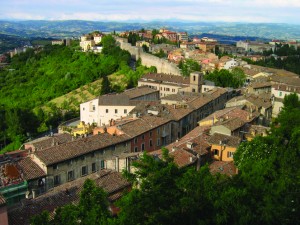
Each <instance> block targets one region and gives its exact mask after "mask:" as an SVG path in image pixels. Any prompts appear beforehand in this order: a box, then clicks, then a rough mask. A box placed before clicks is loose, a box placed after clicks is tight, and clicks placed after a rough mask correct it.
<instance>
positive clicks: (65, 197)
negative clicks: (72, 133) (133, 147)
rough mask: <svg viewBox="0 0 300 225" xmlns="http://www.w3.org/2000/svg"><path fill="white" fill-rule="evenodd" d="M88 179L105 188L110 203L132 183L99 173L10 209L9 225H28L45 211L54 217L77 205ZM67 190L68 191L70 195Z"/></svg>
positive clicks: (69, 183)
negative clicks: (58, 209)
mask: <svg viewBox="0 0 300 225" xmlns="http://www.w3.org/2000/svg"><path fill="white" fill-rule="evenodd" d="M87 178H89V179H92V180H94V181H95V182H96V184H97V186H99V187H102V188H104V190H105V191H106V192H107V193H108V199H109V201H112V202H113V201H115V200H116V199H118V198H119V197H120V196H122V193H123V191H124V190H126V189H129V188H130V183H129V182H127V181H126V180H125V179H124V178H122V175H121V174H120V173H118V172H116V171H110V170H101V171H99V172H97V173H93V174H90V175H88V176H85V177H82V178H79V179H77V180H74V181H71V182H68V183H65V184H63V185H60V186H58V187H55V188H53V189H52V190H51V191H49V192H47V193H45V194H43V195H40V196H38V197H37V198H35V199H25V200H23V201H22V204H21V205H17V206H15V207H13V208H10V209H9V211H8V219H9V224H10V225H20V224H22V225H26V224H29V219H30V218H31V217H32V216H33V215H36V214H39V213H41V212H42V211H43V210H48V211H50V215H51V216H52V217H53V215H54V211H55V209H56V208H58V207H60V206H64V205H66V204H70V203H75V204H77V203H78V201H79V195H80V192H81V190H82V187H83V184H84V181H85V180H86V179H87ZM66 190H68V193H67V192H66Z"/></svg>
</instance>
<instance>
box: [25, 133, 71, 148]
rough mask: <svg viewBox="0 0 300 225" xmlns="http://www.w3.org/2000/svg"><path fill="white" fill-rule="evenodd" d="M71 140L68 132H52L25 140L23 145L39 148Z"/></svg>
mask: <svg viewBox="0 0 300 225" xmlns="http://www.w3.org/2000/svg"><path fill="white" fill-rule="evenodd" d="M70 141H72V135H70V134H54V135H53V136H47V137H42V138H38V139H35V140H32V141H30V142H26V143H25V145H33V146H34V148H35V149H36V150H41V149H45V148H49V147H51V146H53V144H63V143H67V142H70Z"/></svg>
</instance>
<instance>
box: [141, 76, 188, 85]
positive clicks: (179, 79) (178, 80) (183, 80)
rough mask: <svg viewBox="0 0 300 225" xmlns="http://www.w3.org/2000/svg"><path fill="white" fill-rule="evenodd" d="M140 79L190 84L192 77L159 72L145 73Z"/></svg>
mask: <svg viewBox="0 0 300 225" xmlns="http://www.w3.org/2000/svg"><path fill="white" fill-rule="evenodd" d="M140 81H155V82H158V83H176V84H185V85H189V84H190V79H189V78H188V77H183V76H176V75H168V74H158V73H149V74H145V75H143V76H142V77H141V79H140Z"/></svg>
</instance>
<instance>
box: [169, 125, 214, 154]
mask: <svg viewBox="0 0 300 225" xmlns="http://www.w3.org/2000/svg"><path fill="white" fill-rule="evenodd" d="M208 130H209V127H199V126H198V127H196V128H194V129H193V130H192V131H190V132H189V133H187V134H186V135H185V136H183V137H182V138H180V139H179V140H177V141H176V142H173V143H171V144H169V145H168V146H166V148H167V149H169V150H170V151H171V150H172V149H181V150H186V151H190V152H193V153H195V154H200V155H205V154H207V153H208V151H207V150H208V149H209V148H210V144H209V143H208V142H207V139H208V138H209V136H208V134H207V133H208ZM188 143H192V145H193V147H192V149H189V148H188V147H187V144H188Z"/></svg>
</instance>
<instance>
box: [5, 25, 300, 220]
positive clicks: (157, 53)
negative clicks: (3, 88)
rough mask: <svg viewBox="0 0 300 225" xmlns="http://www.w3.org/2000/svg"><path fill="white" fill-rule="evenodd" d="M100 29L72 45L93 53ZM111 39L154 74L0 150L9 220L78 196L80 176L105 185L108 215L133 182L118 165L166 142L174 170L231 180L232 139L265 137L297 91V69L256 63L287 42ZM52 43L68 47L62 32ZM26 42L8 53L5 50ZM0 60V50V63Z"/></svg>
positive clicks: (129, 166)
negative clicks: (54, 128) (15, 145)
mask: <svg viewBox="0 0 300 225" xmlns="http://www.w3.org/2000/svg"><path fill="white" fill-rule="evenodd" d="M106 35H108V34H105V33H102V32H92V33H90V34H86V35H83V36H81V38H80V44H79V45H80V47H81V51H83V52H94V53H97V54H101V52H102V49H103V48H102V38H103V37H104V36H106ZM113 37H114V38H115V40H116V42H117V45H118V46H119V47H120V48H121V49H123V50H126V51H128V52H129V53H130V55H131V58H132V61H133V62H136V61H138V60H140V61H141V63H142V64H143V65H145V66H147V67H151V66H153V67H155V68H156V72H153V73H148V74H144V75H142V76H141V77H140V78H139V79H138V81H137V86H136V87H133V88H130V89H126V90H125V91H123V92H121V93H108V94H104V95H100V96H97V97H96V98H94V99H89V100H88V101H85V102H82V103H80V104H79V108H80V119H75V120H71V121H66V122H64V123H62V124H60V125H59V127H58V132H57V133H51V134H50V135H48V136H44V137H40V138H37V139H34V140H30V141H28V142H25V143H23V145H22V146H21V148H20V149H19V150H16V151H12V152H7V153H5V154H2V155H0V193H1V195H0V209H1V212H3V213H2V214H1V219H2V216H3V218H6V221H9V224H16V225H17V224H29V219H30V218H31V217H32V216H34V215H36V214H40V213H42V212H43V210H48V211H49V212H51V213H54V212H55V210H56V209H57V208H58V207H61V206H64V205H66V204H69V203H75V204H77V203H78V202H79V195H80V191H81V190H82V189H83V183H84V181H85V179H86V178H89V179H91V180H94V181H95V182H96V183H97V185H98V186H100V187H102V188H103V189H104V190H105V191H106V192H107V193H108V199H109V203H110V206H109V207H110V211H111V213H112V214H113V215H116V214H117V213H118V209H117V207H116V206H115V202H116V201H117V200H118V199H120V198H121V197H122V195H123V193H124V192H125V191H130V190H132V188H134V187H133V186H132V183H130V182H129V181H128V180H126V179H125V178H124V177H123V176H122V174H121V173H122V171H127V172H129V173H135V172H136V168H135V167H134V166H133V165H134V162H136V161H139V160H141V158H142V157H143V153H144V152H147V153H148V154H149V155H150V156H151V157H154V158H156V159H157V160H164V156H163V155H164V150H163V149H167V151H168V152H169V156H171V157H172V158H173V160H174V162H175V164H176V165H177V166H178V167H179V168H186V169H188V168H194V169H195V170H197V171H198V170H200V169H201V167H204V166H205V165H208V167H209V170H210V172H211V173H212V174H223V175H224V176H228V177H230V178H232V177H234V176H235V175H236V174H238V173H239V170H238V168H237V165H236V164H235V162H234V154H235V153H236V151H237V149H238V148H239V146H240V145H241V144H243V143H245V142H249V141H251V140H253V139H255V137H258V136H259V137H266V136H268V135H269V133H270V130H271V128H270V127H271V124H272V122H273V121H274V119H275V118H277V117H278V115H279V114H280V112H281V111H282V109H283V108H284V99H285V96H288V95H290V94H294V93H296V95H297V96H298V97H299V98H300V78H299V75H298V74H296V73H293V72H289V71H287V70H282V69H276V68H271V67H264V66H261V65H259V64H255V62H259V61H261V60H269V59H271V58H272V59H273V58H274V59H280V60H284V59H285V58H287V56H284V55H282V54H278V55H276V52H279V50H278V49H280V48H281V47H282V46H288V47H287V48H291V49H294V50H295V51H296V50H297V49H298V53H299V49H300V43H298V42H295V41H281V40H272V41H270V42H269V43H264V42H256V41H255V42H253V41H238V42H237V43H236V45H235V46H234V45H228V44H222V43H218V41H217V40H215V39H212V38H208V37H203V38H198V37H189V36H188V34H187V32H174V31H170V30H167V29H165V28H162V29H159V30H145V29H142V30H139V31H128V32H122V33H113ZM52 45H67V46H68V45H70V40H68V39H65V40H53V41H52ZM27 48H31V47H28V46H27V47H24V48H22V49H15V50H13V51H10V52H9V54H10V57H13V56H14V55H16V54H19V53H20V52H23V51H26V49H27ZM5 58H6V56H5V55H4V54H3V55H1V56H0V61H1V62H5ZM1 66H3V67H6V66H7V65H5V64H3V65H2V64H1ZM195 68H196V69H195ZM215 71H217V72H215ZM221 71H226V72H221ZM212 74H213V75H214V76H212ZM222 74H223V75H224V74H226V76H227V75H228V74H229V75H230V76H231V74H233V75H232V76H233V77H234V76H239V77H238V78H237V81H232V83H226V82H227V81H228V82H229V78H228V80H226V82H225V81H224V80H223V81H222V78H220V76H222ZM237 74H238V75H237ZM229 75H228V76H229ZM224 76H225V75H224ZM208 78H209V79H208ZM230 79H231V78H230ZM0 221H1V220H0ZM1 224H2V223H1ZM3 224H5V223H3Z"/></svg>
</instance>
